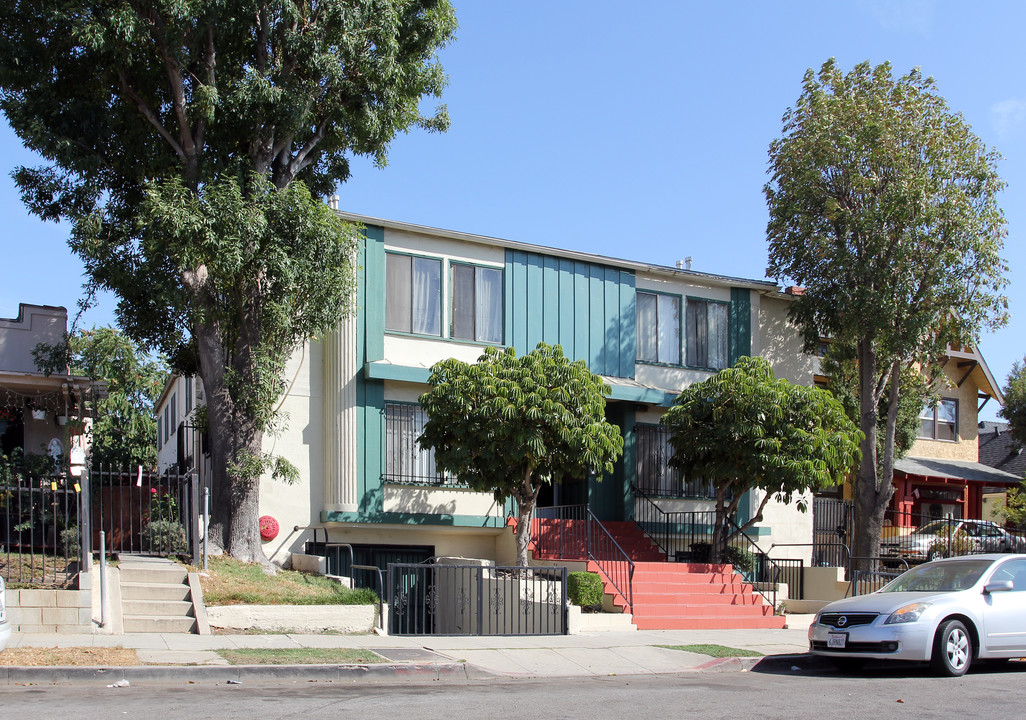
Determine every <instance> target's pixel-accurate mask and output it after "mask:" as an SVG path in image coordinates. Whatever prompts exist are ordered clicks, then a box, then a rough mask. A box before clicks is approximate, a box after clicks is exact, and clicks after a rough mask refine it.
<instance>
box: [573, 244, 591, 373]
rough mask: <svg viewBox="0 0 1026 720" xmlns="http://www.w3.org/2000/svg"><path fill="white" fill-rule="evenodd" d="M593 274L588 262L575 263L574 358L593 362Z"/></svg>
mask: <svg viewBox="0 0 1026 720" xmlns="http://www.w3.org/2000/svg"><path fill="white" fill-rule="evenodd" d="M590 285H591V275H590V273H589V270H588V265H587V263H581V262H575V263H574V354H573V359H574V360H584V361H585V362H587V363H590V362H591V343H590V342H589V341H590V339H591V304H590V303H591V297H590V295H589V292H588V290H589V287H590Z"/></svg>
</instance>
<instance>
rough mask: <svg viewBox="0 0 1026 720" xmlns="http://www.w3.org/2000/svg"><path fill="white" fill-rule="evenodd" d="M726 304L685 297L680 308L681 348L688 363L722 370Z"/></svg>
mask: <svg viewBox="0 0 1026 720" xmlns="http://www.w3.org/2000/svg"><path fill="white" fill-rule="evenodd" d="M728 318H729V313H728V304H727V303H725V302H714V301H712V300H692V299H691V298H688V302H687V306H686V308H685V311H684V327H685V333H686V334H685V337H684V348H685V350H686V360H687V365H688V366H689V367H698V368H712V369H713V370H722V369H723V368H725V367H727V355H728V342H729V337H730V335H729V326H728Z"/></svg>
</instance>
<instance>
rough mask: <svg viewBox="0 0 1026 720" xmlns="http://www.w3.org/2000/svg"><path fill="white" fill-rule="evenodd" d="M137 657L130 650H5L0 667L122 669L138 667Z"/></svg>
mask: <svg viewBox="0 0 1026 720" xmlns="http://www.w3.org/2000/svg"><path fill="white" fill-rule="evenodd" d="M138 664H139V656H138V655H136V653H135V650H132V649H130V648H122V647H113V648H101V647H68V648H39V647H25V648H7V649H6V650H4V651H3V652H0V665H13V666H17V667H47V666H53V665H62V666H63V665H75V666H82V665H90V666H93V665H99V666H102V667H124V666H125V665H138Z"/></svg>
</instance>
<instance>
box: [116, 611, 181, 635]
mask: <svg viewBox="0 0 1026 720" xmlns="http://www.w3.org/2000/svg"><path fill="white" fill-rule="evenodd" d="M125 632H126V633H194V632H196V618H192V617H153V616H147V615H126V616H125Z"/></svg>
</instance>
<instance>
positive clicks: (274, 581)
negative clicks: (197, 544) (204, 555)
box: [200, 556, 378, 605]
mask: <svg viewBox="0 0 1026 720" xmlns="http://www.w3.org/2000/svg"><path fill="white" fill-rule="evenodd" d="M208 564H209V571H208V573H207V575H206V576H204V575H200V583H201V585H202V586H203V602H204V603H206V604H207V605H374V604H376V603H377V602H378V596H377V593H375V592H374V591H373V590H370V589H368V588H357V589H355V590H351V589H349V588H347V587H344V586H342V585H341V584H340V583H339V582H338V581H336V580H332V579H330V578H326V577H324V576H323V575H311V574H308V573H302V572H297V571H295V570H279V571H278V572H277V573H276V574H275V575H268V574H267V573H265V572H264V569H263V567H261V566H260V565H257V564H255V563H253V564H249V563H243V562H239V561H238V560H235V559H233V558H230V557H226V556H220V557H211V558H210V560H209V563H208Z"/></svg>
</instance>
